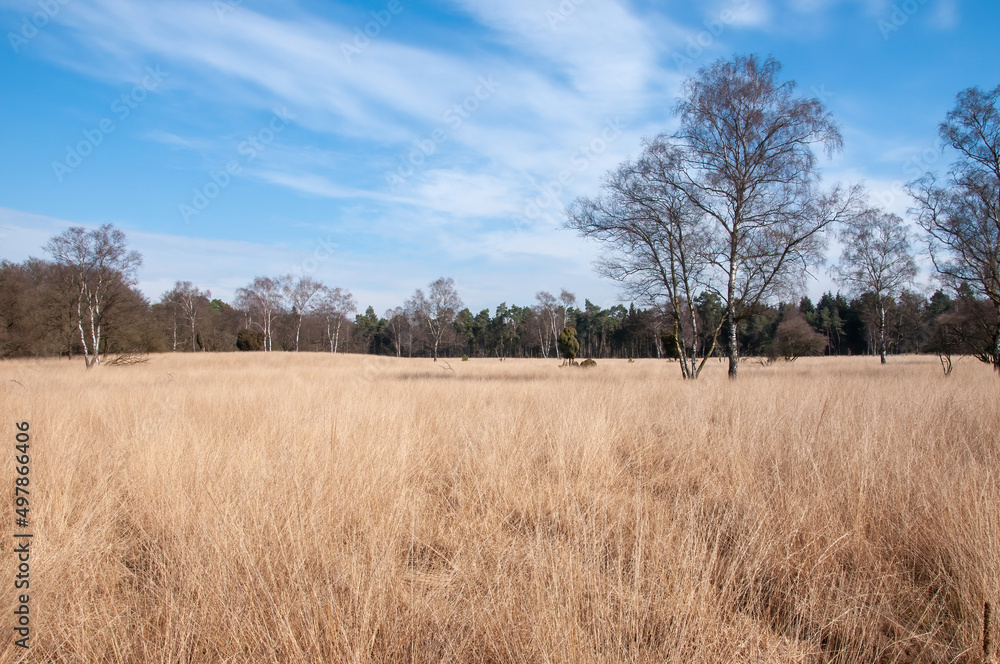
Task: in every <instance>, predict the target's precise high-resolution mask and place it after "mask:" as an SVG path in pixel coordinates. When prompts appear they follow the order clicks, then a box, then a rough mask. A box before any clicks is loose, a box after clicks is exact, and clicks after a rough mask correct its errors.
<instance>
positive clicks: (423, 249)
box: [0, 0, 1000, 313]
mask: <svg viewBox="0 0 1000 664" xmlns="http://www.w3.org/2000/svg"><path fill="white" fill-rule="evenodd" d="M998 27H1000V3H997V2H996V1H995V0H977V1H974V2H959V1H958V0H923V1H921V0H906V1H905V2H899V1H897V2H891V1H888V0H839V1H838V0H718V1H716V0H712V1H709V2H702V3H687V2H647V1H643V0H635V1H633V2H628V1H624V0H623V1H611V0H609V1H599V0H561V1H559V0H508V1H506V2H497V1H493V2H488V1H484V0H440V1H438V2H416V1H409V0H375V1H372V2H353V3H337V2H319V1H315V0H304V1H302V2H296V3H292V2H284V3H274V2H266V3H265V2H256V1H254V0H243V1H240V0H190V1H165V2H135V1H132V2H129V1H125V0H34V1H24V2H22V1H20V0H0V33H2V34H3V35H4V39H3V43H2V44H0V90H2V92H0V94H2V102H0V120H2V121H0V156H2V158H0V258H6V259H9V260H22V259H24V258H26V257H27V256H29V255H35V256H41V255H43V252H42V250H41V246H42V245H43V244H44V242H45V241H46V239H47V238H48V237H50V236H52V235H54V234H56V233H58V232H61V231H62V230H63V229H64V228H66V227H67V226H70V225H98V224H101V223H107V222H110V223H114V224H116V225H117V226H119V227H120V228H122V229H124V230H125V231H126V233H127V234H128V237H129V240H130V244H131V245H132V246H133V247H135V248H136V249H138V250H139V251H140V252H142V254H143V255H144V257H145V265H144V267H143V268H142V270H141V272H140V287H141V289H142V290H143V292H145V293H146V295H147V296H148V297H150V298H151V299H153V300H154V301H155V300H157V299H158V298H159V295H160V294H161V293H162V292H163V291H165V290H167V289H169V288H170V287H171V286H172V284H173V282H174V281H176V280H190V281H193V282H195V283H196V284H197V285H199V286H200V287H202V288H206V289H211V291H212V292H213V294H214V295H216V296H218V297H222V298H224V299H228V298H230V297H231V296H232V293H233V291H234V290H235V289H236V288H238V287H240V286H242V285H245V284H246V283H247V282H249V281H250V280H251V279H252V278H253V277H254V276H256V275H259V274H269V275H277V274H280V273H285V272H293V273H299V274H306V273H308V274H311V275H312V276H314V277H315V278H318V279H321V280H323V281H324V282H326V283H327V284H329V285H332V286H340V287H343V288H348V289H350V290H351V291H352V292H353V293H354V294H355V296H356V298H357V299H358V301H359V303H360V304H361V305H362V307H364V306H367V305H369V304H371V305H374V306H375V308H376V311H379V312H380V313H381V312H382V311H384V310H385V309H386V308H389V307H392V306H395V305H398V304H401V303H402V300H403V299H404V298H405V297H407V296H408V295H410V294H411V293H412V292H413V290H414V289H415V288H417V287H422V286H425V285H426V284H427V283H428V282H430V281H432V280H433V279H435V278H437V277H439V276H451V277H454V278H455V281H456V284H457V286H458V288H459V291H460V294H461V295H462V297H463V299H464V300H465V302H466V304H468V305H469V306H470V307H472V308H473V309H476V310H478V309H480V308H483V307H487V306H489V307H493V306H495V305H496V304H498V303H500V302H501V301H507V302H508V303H512V302H513V303H519V304H529V303H531V302H532V301H533V300H534V294H535V292H536V291H538V290H542V289H544V290H549V291H553V292H558V291H559V289H561V288H567V289H569V290H571V291H573V292H575V293H576V294H577V295H578V296H579V297H580V298H581V299H582V298H583V297H589V298H590V299H591V300H593V301H595V302H597V303H599V304H602V305H604V306H609V305H611V304H613V303H615V302H617V301H619V293H618V288H617V286H616V284H614V283H611V282H608V281H606V280H603V279H600V278H598V277H597V276H595V275H594V273H593V270H592V261H593V260H594V258H595V257H596V256H597V248H596V247H595V246H594V245H592V244H590V243H588V242H585V241H583V240H580V239H578V238H577V237H575V235H574V234H573V233H572V232H571V231H568V230H564V229H562V228H561V223H562V210H563V206H564V205H567V204H568V203H569V202H570V201H571V200H572V199H573V198H574V197H576V196H579V195H593V194H595V193H597V191H598V187H599V184H600V179H601V176H602V175H603V174H604V172H606V171H607V170H608V169H610V168H612V167H614V166H615V165H616V164H617V163H619V162H620V161H621V160H623V159H624V158H626V157H628V156H631V155H635V154H636V153H637V152H638V150H639V145H640V140H641V138H642V137H643V136H648V135H653V134H656V133H658V132H660V131H665V130H667V131H669V130H671V129H672V128H673V127H674V123H675V120H674V118H673V117H672V115H671V108H672V107H673V105H674V102H675V99H676V97H677V94H678V93H679V90H680V85H681V83H682V81H683V80H684V78H685V77H686V76H688V75H690V74H692V73H694V72H695V71H696V69H697V68H698V67H700V66H702V65H705V64H708V63H709V62H711V61H712V60H714V59H716V58H718V57H731V56H732V55H733V54H735V53H751V52H755V53H760V54H763V55H768V54H771V55H773V56H775V57H776V58H777V59H778V60H779V61H781V62H782V64H783V65H784V71H783V73H784V75H785V77H786V78H788V79H793V80H795V81H797V83H798V85H799V88H800V90H801V91H802V92H803V93H804V94H808V95H810V96H818V97H820V98H822V99H824V100H825V102H826V103H827V105H828V107H829V109H830V110H831V111H832V112H833V115H834V117H835V118H836V120H837V121H838V122H839V123H840V124H841V126H842V129H843V134H844V139H845V149H844V151H843V153H842V154H840V155H837V156H835V157H834V158H832V159H830V160H828V161H826V162H824V164H823V173H824V180H825V181H826V182H829V183H833V182H835V181H843V182H846V183H854V182H862V181H863V182H865V183H867V185H868V187H869V189H870V190H871V191H872V192H873V195H874V196H875V198H876V200H879V201H881V202H882V203H883V204H884V205H885V207H887V208H888V209H890V210H893V211H896V212H900V213H904V212H905V210H906V208H907V205H908V202H907V200H906V198H905V196H904V195H903V194H902V190H901V188H900V185H901V183H903V182H905V181H907V180H909V179H912V177H914V176H915V175H917V174H919V173H920V172H923V171H924V170H927V169H928V168H930V169H932V170H939V171H940V170H944V169H946V167H947V161H948V158H947V155H944V156H942V155H941V153H940V151H939V150H938V141H937V132H936V128H937V125H938V123H940V122H941V121H942V120H943V119H944V116H945V114H946V113H947V111H948V110H949V109H950V108H951V107H952V106H953V104H954V98H955V95H956V94H957V93H958V92H959V91H960V90H962V89H964V88H967V87H970V86H980V87H989V88H992V87H994V86H996V85H997V84H1000V40H998V39H997V38H996V31H997V28H998ZM561 173H562V174H566V176H565V177H564V178H563V180H564V183H563V184H562V185H561V186H551V183H553V182H558V179H559V176H560V174H561ZM818 277H819V279H818V280H817V281H815V282H813V283H810V284H806V285H805V286H804V289H805V290H806V291H807V292H808V293H810V294H813V295H816V294H818V293H819V292H821V291H822V290H823V289H826V288H831V287H832V284H831V282H830V279H829V277H828V276H826V275H825V273H824V271H822V270H821V271H820V272H819V274H818Z"/></svg>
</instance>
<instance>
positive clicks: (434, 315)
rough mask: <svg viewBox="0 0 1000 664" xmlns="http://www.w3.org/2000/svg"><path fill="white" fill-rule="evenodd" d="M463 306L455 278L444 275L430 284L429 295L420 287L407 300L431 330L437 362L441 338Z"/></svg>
mask: <svg viewBox="0 0 1000 664" xmlns="http://www.w3.org/2000/svg"><path fill="white" fill-rule="evenodd" d="M463 306H464V305H463V304H462V298H460V297H459V296H458V291H457V290H455V280H454V279H451V278H447V279H446V278H444V277H441V278H440V279H437V280H435V281H433V282H431V283H430V284H429V285H428V291H427V295H424V292H423V291H422V290H421V289H419V288H418V289H417V291H416V292H415V293H414V294H413V297H411V298H410V299H409V300H407V302H406V307H407V308H408V309H412V310H413V311H415V312H416V313H417V315H418V316H419V317H420V319H421V320H422V321H423V322H424V324H425V325H426V326H427V330H428V332H430V335H431V341H432V342H433V357H434V361H435V362H436V361H437V358H438V348H439V346H440V344H441V338H442V337H443V336H444V333H445V330H447V329H448V328H449V327H450V326H451V324H452V322H454V320H455V316H456V315H457V314H458V311H459V309H461V308H462V307H463Z"/></svg>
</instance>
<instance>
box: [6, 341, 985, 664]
mask: <svg viewBox="0 0 1000 664" xmlns="http://www.w3.org/2000/svg"><path fill="white" fill-rule="evenodd" d="M448 365H450V367H451V368H450V369H449V368H448V366H446V364H445V363H443V362H438V363H437V364H434V363H432V362H431V361H430V360H406V359H403V360H397V359H393V358H377V357H360V356H344V355H338V356H330V355H317V354H298V355H296V354H293V353H274V354H263V353H254V354H242V353H233V354H226V355H192V354H184V355H180V354H178V355H159V356H153V357H151V358H150V360H149V362H148V363H147V364H144V365H138V366H131V367H101V368H98V369H95V370H92V371H90V372H87V371H86V370H85V369H84V367H83V361H82V360H75V361H73V362H67V361H66V360H41V361H7V362H3V363H0V411H2V412H3V420H4V424H3V427H4V429H3V433H2V434H0V440H4V441H5V442H4V443H3V445H4V448H3V449H6V450H8V453H9V458H8V460H7V461H4V462H3V463H0V482H3V485H4V486H5V487H9V488H8V489H5V490H4V491H5V493H6V494H8V495H9V497H8V499H6V500H5V501H4V503H3V508H2V509H3V510H4V511H5V512H6V514H4V515H2V516H0V542H2V543H3V554H2V561H3V562H2V568H0V588H2V589H3V590H2V593H0V607H2V611H3V615H4V616H6V617H5V618H3V620H2V622H0V624H2V625H3V630H2V633H3V634H7V635H9V634H10V624H11V623H12V611H13V607H14V606H15V601H16V600H15V595H14V589H13V578H14V574H15V571H14V567H15V562H13V559H12V557H11V555H10V542H12V541H13V539H12V537H11V535H12V534H13V516H14V515H13V509H14V508H13V505H12V502H13V493H14V491H13V486H14V477H15V475H14V461H13V454H14V452H13V446H14V434H15V433H16V432H15V429H14V425H13V423H14V422H15V421H22V420H27V421H29V422H30V424H31V432H32V434H33V439H32V447H31V477H32V487H33V489H34V491H33V492H32V497H33V501H34V502H33V504H32V510H33V511H32V512H31V516H32V530H33V532H34V533H35V539H34V542H33V545H32V546H33V557H32V566H31V584H32V586H31V588H32V599H31V602H32V614H31V615H32V647H31V650H30V652H29V655H28V661H33V662H88V663H97V662H351V663H353V662H359V663H360V662H386V663H388V662H483V663H486V662H581V663H587V662H704V663H706V664H707V663H717V662H825V661H836V662H979V661H981V660H982V613H983V603H984V602H985V601H990V602H992V603H993V605H994V606H996V603H997V601H998V599H1000V598H998V592H1000V591H998V586H1000V523H998V521H1000V488H998V471H1000V424H998V423H1000V381H998V380H997V379H996V377H994V376H993V375H992V372H991V371H990V369H989V368H988V367H987V366H985V365H981V364H980V363H978V362H976V361H974V360H963V361H961V362H960V363H959V364H958V365H957V366H956V369H955V373H954V375H952V376H951V377H949V378H945V377H944V376H943V375H942V372H941V370H940V367H939V365H938V364H937V360H936V359H935V358H911V357H898V358H897V357H894V358H891V360H890V364H889V365H888V366H887V367H885V368H883V367H880V366H879V365H878V361H877V359H873V358H850V359H824V358H817V359H802V360H799V361H797V362H795V363H792V364H786V363H780V364H778V365H773V366H767V367H765V366H758V365H756V364H754V363H753V362H752V361H751V362H747V363H746V364H745V365H744V366H743V367H742V373H741V377H740V380H739V381H738V382H737V383H735V384H731V383H730V382H729V381H728V380H727V379H726V376H725V365H724V364H715V363H714V361H713V363H712V366H711V367H709V368H708V369H707V370H706V373H705V374H704V376H703V378H702V379H701V380H699V381H698V382H696V383H684V382H683V381H681V380H680V377H679V373H680V372H679V370H678V368H677V365H676V364H671V363H668V362H666V361H651V360H647V361H637V362H635V363H628V362H625V361H600V362H598V366H597V367H595V368H592V369H586V370H584V369H577V368H559V366H558V362H557V361H554V360H549V361H539V360H520V361H518V360H509V361H507V362H503V363H500V362H497V361H496V360H478V361H477V360H473V361H470V362H460V361H456V360H449V361H448ZM15 381H16V382H15ZM12 641H13V639H12V638H11V637H10V636H5V637H4V638H3V642H2V644H0V659H2V661H3V662H12V661H16V660H17V659H18V658H19V657H20V656H21V655H22V653H21V651H20V650H19V649H17V648H15V647H14V645H13V643H12Z"/></svg>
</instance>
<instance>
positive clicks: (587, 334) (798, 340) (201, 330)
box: [0, 228, 990, 359]
mask: <svg viewBox="0 0 1000 664" xmlns="http://www.w3.org/2000/svg"><path fill="white" fill-rule="evenodd" d="M105 231H106V232H107V233H113V232H114V231H113V229H107V228H106V229H105ZM90 233H91V234H92V235H98V234H99V232H98V231H90ZM84 235H86V232H84ZM121 239H123V236H122V238H121ZM121 249H122V250H123V251H124V248H123V247H122V248H121ZM133 258H135V257H134V256H133ZM74 273H75V272H74V268H73V267H72V266H70V265H60V264H58V263H57V262H54V261H47V260H41V259H36V258H32V259H29V260H27V261H25V262H23V263H12V262H9V261H2V262H0V357H43V356H70V357H72V356H82V355H86V354H89V355H94V347H90V348H87V347H86V343H87V342H90V341H91V340H92V339H93V334H92V333H91V328H90V322H91V321H90V316H89V313H87V311H86V308H87V307H86V306H83V307H82V310H83V313H84V316H83V317H82V320H79V319H78V316H77V312H78V306H77V305H78V303H79V302H80V301H81V299H80V290H81V289H80V288H79V287H77V286H76V285H74V283H73V276H74ZM106 280H107V279H106ZM110 281H111V282H112V284H111V286H110V287H109V288H108V289H107V292H106V293H105V297H104V300H103V302H101V308H100V309H98V310H97V312H96V314H95V320H94V326H95V327H98V326H99V328H100V337H99V345H98V346H97V347H96V348H97V353H96V354H97V355H98V356H103V355H106V354H122V353H162V352H206V351H207V352H228V351H240V350H243V351H267V350H269V351H296V350H301V351H311V352H350V353H368V354H376V355H392V356H402V357H432V356H434V355H435V341H436V342H437V354H438V355H440V356H444V357H460V356H462V355H465V356H468V357H475V358H486V357H490V358H506V357H535V358H545V357H551V358H555V357H557V356H558V352H557V343H556V340H557V338H558V336H559V333H560V332H561V331H562V330H563V329H564V328H565V327H572V328H574V329H575V330H576V333H577V338H578V340H579V342H580V350H579V356H580V357H593V358H672V357H676V352H674V348H675V344H674V343H673V339H672V336H671V332H670V330H671V324H670V321H671V316H670V314H669V312H667V311H665V310H664V309H662V308H658V307H646V308H643V307H637V306H635V304H634V303H633V304H629V305H628V306H626V305H624V304H618V305H615V306H612V307H610V308H607V309H605V308H603V307H600V306H598V305H596V304H594V303H592V302H591V301H590V300H588V299H584V301H583V302H582V303H578V302H577V298H576V297H575V296H574V295H573V294H572V293H570V292H569V291H566V290H563V291H562V292H561V293H560V295H559V296H558V297H557V296H554V295H552V294H550V293H547V292H544V291H542V292H539V293H538V294H537V296H536V299H535V302H533V303H530V304H526V305H524V306H519V305H516V304H514V305H508V304H507V303H506V302H504V303H501V304H499V305H498V306H496V307H495V308H493V309H483V310H481V311H479V312H473V311H472V310H470V309H469V308H467V307H464V306H461V299H460V297H459V294H458V293H457V291H456V289H455V286H454V283H453V282H452V281H451V280H449V279H439V280H438V281H436V282H434V283H432V284H430V286H429V288H428V290H427V294H425V293H424V291H423V290H418V291H416V292H415V293H414V295H413V297H411V298H408V299H407V300H406V301H405V302H403V303H402V304H401V305H400V306H398V307H395V308H392V309H389V310H387V311H385V312H383V313H381V314H380V313H377V312H376V311H375V310H374V309H373V308H372V307H370V306H369V307H367V308H366V309H365V310H364V312H363V313H359V312H358V307H357V306H356V304H355V301H354V298H353V296H352V295H351V293H350V292H349V291H347V290H344V289H340V288H329V287H326V286H325V285H323V284H322V283H319V282H317V281H315V280H313V279H310V278H308V277H306V278H299V279H293V278H292V277H290V276H284V277H278V278H269V277H258V278H256V279H254V280H253V281H252V282H251V283H250V284H248V285H247V286H246V287H245V288H242V289H240V290H239V291H238V292H237V296H236V297H235V298H234V300H233V301H232V302H224V301H222V300H220V299H218V298H213V297H212V295H211V292H210V291H208V290H201V289H200V288H198V287H197V286H195V285H193V284H192V283H191V282H187V281H183V282H177V284H176V285H175V286H174V288H172V289H171V290H170V291H168V292H165V293H163V294H162V295H161V296H160V298H159V300H158V301H156V302H150V301H149V300H147V298H145V297H144V296H143V294H142V293H140V292H139V291H138V290H137V289H136V288H135V286H134V284H132V283H129V280H128V278H127V276H126V275H124V274H122V273H121V272H120V271H119V272H115V273H114V274H113V275H112V279H111V280H110ZM84 295H86V293H84ZM986 305H987V303H986V302H980V301H977V300H976V299H975V298H974V297H973V296H972V294H971V293H969V292H966V293H956V294H953V295H949V294H946V293H945V292H943V291H941V290H938V291H936V292H935V293H934V294H933V295H931V297H930V298H926V297H924V296H923V295H920V294H919V293H915V292H912V291H903V292H902V294H901V295H900V296H899V297H897V298H889V299H888V300H887V307H886V326H885V330H886V344H887V347H888V351H889V353H890V354H897V353H943V354H950V353H972V354H978V352H979V351H981V350H986V349H987V348H988V346H989V343H990V339H989V337H988V336H987V335H986V334H984V333H982V332H980V331H979V330H981V326H978V325H977V324H976V315H975V314H976V311H975V310H976V308H977V307H978V308H983V307H985V306H986ZM724 315H725V310H724V307H723V306H722V303H721V301H720V299H719V298H718V297H716V296H713V295H710V294H706V295H704V296H703V297H702V298H700V300H699V301H698V303H697V316H698V318H699V319H700V321H701V325H700V326H699V328H700V329H702V330H711V329H714V328H715V327H716V324H717V322H718V321H721V320H722V319H723V317H724ZM877 315H878V307H877V303H876V302H875V298H874V296H873V295H872V294H871V293H866V294H864V295H862V296H861V297H858V298H852V299H847V298H845V297H844V296H843V295H841V294H839V293H838V294H833V293H827V294H825V295H823V296H822V297H821V298H820V299H819V301H818V302H815V303H813V302H812V301H811V300H810V299H809V298H802V299H801V301H800V302H798V303H797V304H784V305H779V306H776V307H770V306H768V307H762V308H761V309H760V311H759V312H757V313H756V314H755V315H754V316H752V317H749V318H748V319H746V320H745V321H743V322H741V323H740V324H739V329H738V339H739V343H740V352H741V354H742V355H750V356H759V357H769V358H786V359H793V358H795V357H799V356H805V355H865V354H876V353H877V351H878V339H877V335H878V329H879V321H878V318H877ZM81 322H82V323H83V334H81V329H80V325H79V323H81ZM723 328H725V324H723ZM720 336H724V337H725V335H720ZM712 341H713V340H712V339H709V338H703V339H699V340H698V344H699V345H700V346H701V347H702V348H703V349H707V348H708V347H709V346H711V345H713V344H712ZM714 345H715V348H714V350H713V351H712V352H713V354H714V355H720V356H721V355H723V354H724V353H725V349H724V348H723V347H722V346H721V345H718V344H714Z"/></svg>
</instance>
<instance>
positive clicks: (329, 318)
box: [316, 287, 358, 353]
mask: <svg viewBox="0 0 1000 664" xmlns="http://www.w3.org/2000/svg"><path fill="white" fill-rule="evenodd" d="M357 310H358V304H357V302H355V301H354V296H353V295H351V291H349V290H345V289H343V288H328V287H324V288H323V289H322V291H320V293H319V301H318V302H317V303H316V311H317V313H319V314H320V315H321V316H323V319H324V320H325V321H326V336H327V340H328V341H329V343H330V352H331V353H336V352H337V349H338V348H339V346H340V332H341V330H342V329H343V326H344V323H345V322H347V316H348V314H352V313H354V312H356V311H357Z"/></svg>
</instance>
